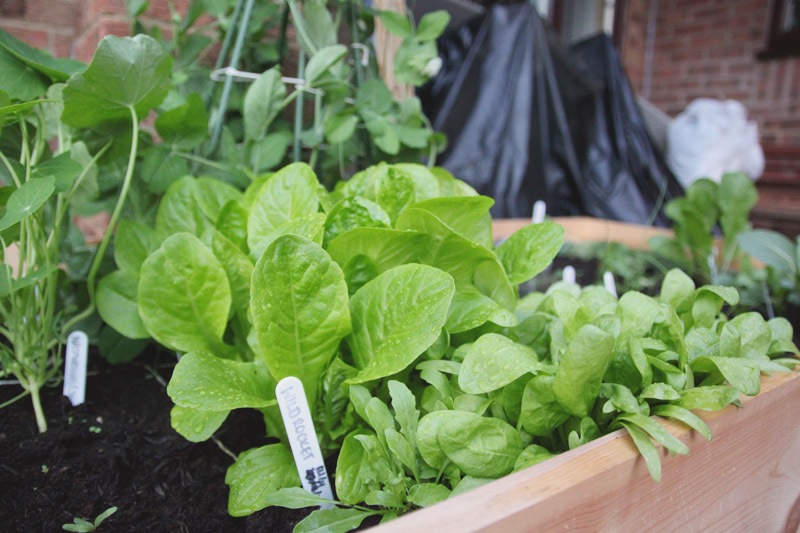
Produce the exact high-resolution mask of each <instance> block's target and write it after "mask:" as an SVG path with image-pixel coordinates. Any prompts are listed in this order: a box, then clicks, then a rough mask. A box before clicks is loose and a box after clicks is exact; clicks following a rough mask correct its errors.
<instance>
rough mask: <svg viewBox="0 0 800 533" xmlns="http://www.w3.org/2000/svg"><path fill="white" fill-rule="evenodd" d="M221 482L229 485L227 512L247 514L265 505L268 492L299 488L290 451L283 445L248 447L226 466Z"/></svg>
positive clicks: (240, 514) (232, 514) (236, 514)
mask: <svg viewBox="0 0 800 533" xmlns="http://www.w3.org/2000/svg"><path fill="white" fill-rule="evenodd" d="M225 484H227V485H230V487H231V492H230V495H229V496H228V512H229V513H230V514H231V516H247V515H249V514H252V513H254V512H256V511H258V510H260V509H263V508H265V507H268V506H269V505H270V504H269V502H268V498H269V496H270V494H272V493H274V492H277V491H278V490H280V489H283V488H289V487H299V486H300V477H299V476H298V474H297V468H296V467H295V464H294V458H293V457H292V454H291V452H289V450H288V449H287V448H286V446H284V445H283V444H268V445H266V446H261V447H260V448H251V449H250V450H247V451H246V452H243V453H242V454H240V455H239V458H238V459H237V460H236V462H235V463H233V464H232V465H231V466H229V467H228V471H227V473H226V474H225Z"/></svg>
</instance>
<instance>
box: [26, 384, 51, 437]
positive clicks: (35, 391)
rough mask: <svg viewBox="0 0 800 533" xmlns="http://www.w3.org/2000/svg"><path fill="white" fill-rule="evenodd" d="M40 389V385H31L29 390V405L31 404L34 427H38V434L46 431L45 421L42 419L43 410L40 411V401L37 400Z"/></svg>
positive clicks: (39, 399)
mask: <svg viewBox="0 0 800 533" xmlns="http://www.w3.org/2000/svg"><path fill="white" fill-rule="evenodd" d="M40 387H41V385H40V384H38V383H37V384H35V385H32V386H31V388H30V392H31V403H33V412H34V413H35V414H36V425H37V426H39V433H44V432H45V431H47V419H46V418H45V417H44V410H43V409H42V400H41V398H39V388H40Z"/></svg>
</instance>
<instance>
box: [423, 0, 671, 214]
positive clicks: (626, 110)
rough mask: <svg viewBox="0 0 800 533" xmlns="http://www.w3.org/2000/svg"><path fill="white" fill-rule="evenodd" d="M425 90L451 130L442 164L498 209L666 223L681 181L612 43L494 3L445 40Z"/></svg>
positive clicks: (436, 120)
mask: <svg viewBox="0 0 800 533" xmlns="http://www.w3.org/2000/svg"><path fill="white" fill-rule="evenodd" d="M438 44H439V49H440V55H441V57H442V61H443V66H442V70H441V72H440V73H439V74H438V75H437V76H436V77H435V78H434V79H433V80H432V81H431V82H429V83H428V84H427V85H426V86H424V87H422V88H421V89H420V90H419V92H418V94H419V96H420V98H421V99H422V103H423V108H424V110H425V113H426V114H427V115H428V117H430V119H431V121H432V123H433V126H434V128H435V129H436V130H438V131H442V132H444V133H446V134H447V136H448V148H447V150H446V151H445V153H444V154H442V155H441V156H440V158H439V159H438V160H437V164H439V165H441V166H443V167H445V168H447V169H448V170H450V171H451V172H452V173H453V174H454V175H455V176H457V177H458V178H461V179H463V180H465V181H466V182H468V183H470V184H471V185H472V186H473V187H475V188H476V189H477V190H478V192H480V193H481V194H485V195H488V196H491V197H492V198H494V199H495V202H496V203H495V206H494V207H493V208H492V215H493V216H495V217H529V216H531V211H532V207H533V203H534V202H535V201H536V200H540V199H541V200H545V201H546V202H547V212H548V214H549V215H553V216H559V215H589V216H595V217H602V218H610V219H615V220H623V221H627V222H636V223H647V222H649V221H651V220H653V219H654V222H655V223H656V224H662V225H666V224H667V222H668V220H667V219H666V217H665V216H664V214H663V204H664V203H665V202H666V201H667V200H669V199H671V198H673V197H675V196H678V195H681V194H682V193H683V191H682V189H681V187H680V185H679V184H678V182H677V180H676V179H675V177H674V176H673V175H672V174H671V172H670V171H669V170H668V168H667V166H666V164H665V163H664V159H663V156H662V154H661V153H659V152H658V150H657V149H656V148H655V146H654V145H653V143H652V142H651V141H650V138H649V137H648V134H647V131H646V128H645V123H644V120H643V119H642V116H641V114H640V113H639V110H638V107H637V105H636V98H635V95H634V93H633V91H632V89H631V87H630V85H629V83H628V80H627V78H626V76H625V72H624V69H623V67H622V65H621V62H620V59H619V56H618V54H617V52H616V49H615V48H614V45H613V43H612V42H611V41H610V40H609V39H608V38H607V37H605V36H597V37H593V38H591V39H588V40H586V41H583V42H581V43H579V44H577V45H575V46H574V47H572V48H571V49H570V48H568V47H566V46H564V45H563V44H562V43H561V42H560V41H559V40H558V39H557V37H556V36H555V34H554V33H553V32H552V31H551V30H550V29H549V28H548V27H546V23H545V22H543V21H542V19H541V18H540V17H539V15H538V14H537V13H536V9H535V8H534V7H532V6H531V5H529V4H518V5H514V6H494V7H493V8H491V9H490V10H489V11H487V13H486V14H485V15H483V16H481V17H479V18H477V19H475V20H473V21H471V22H470V23H468V24H465V25H464V26H462V27H461V28H459V29H458V30H456V31H454V32H451V33H450V34H448V35H446V36H445V37H443V38H442V39H440V41H439V43H438Z"/></svg>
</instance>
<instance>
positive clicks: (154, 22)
mask: <svg viewBox="0 0 800 533" xmlns="http://www.w3.org/2000/svg"><path fill="white" fill-rule="evenodd" d="M190 2H191V0H174V6H175V9H176V10H177V11H178V12H180V13H185V12H186V10H187V9H188V7H189V3H190ZM142 20H143V22H144V23H145V25H146V26H148V27H151V26H159V27H160V28H161V30H162V32H163V33H164V34H165V35H170V32H171V25H170V24H169V20H170V12H169V3H168V1H167V0H151V2H150V5H149V6H148V8H147V11H145V13H144V15H143V16H142ZM201 22H202V21H201ZM0 29H3V30H5V31H7V32H8V33H10V34H11V35H13V36H14V37H16V38H18V39H20V40H22V41H24V42H26V43H27V44H28V45H30V46H33V47H36V48H46V49H48V50H49V51H50V53H51V54H53V55H54V56H56V57H73V58H75V59H80V60H81V61H87V62H88V61H90V60H91V59H92V54H93V53H94V50H95V48H97V43H99V42H100V39H102V38H103V37H105V36H106V35H129V34H130V20H129V18H128V16H127V11H126V8H125V1H124V0H0Z"/></svg>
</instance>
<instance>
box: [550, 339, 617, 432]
mask: <svg viewBox="0 0 800 533" xmlns="http://www.w3.org/2000/svg"><path fill="white" fill-rule="evenodd" d="M613 348H614V337H612V336H611V335H610V334H608V333H606V332H605V331H603V330H601V329H600V328H597V327H596V326H592V325H590V324H587V325H585V326H583V327H581V328H580V329H579V330H578V333H577V334H576V335H575V338H574V339H573V340H572V341H571V342H570V343H569V345H568V346H567V350H566V351H565V352H564V355H563V357H562V358H561V359H560V361H559V366H558V370H557V371H556V375H555V380H554V381H553V393H554V394H555V397H556V400H557V401H558V403H559V404H560V405H561V407H563V408H564V410H565V411H567V412H568V413H570V414H573V415H575V416H581V417H583V416H586V415H587V414H588V413H589V410H590V409H591V407H592V404H593V403H594V400H595V398H596V397H597V393H598V391H599V390H600V383H601V381H602V379H603V374H604V373H605V370H606V367H607V366H608V363H609V360H610V357H611V354H612V349H613Z"/></svg>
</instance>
